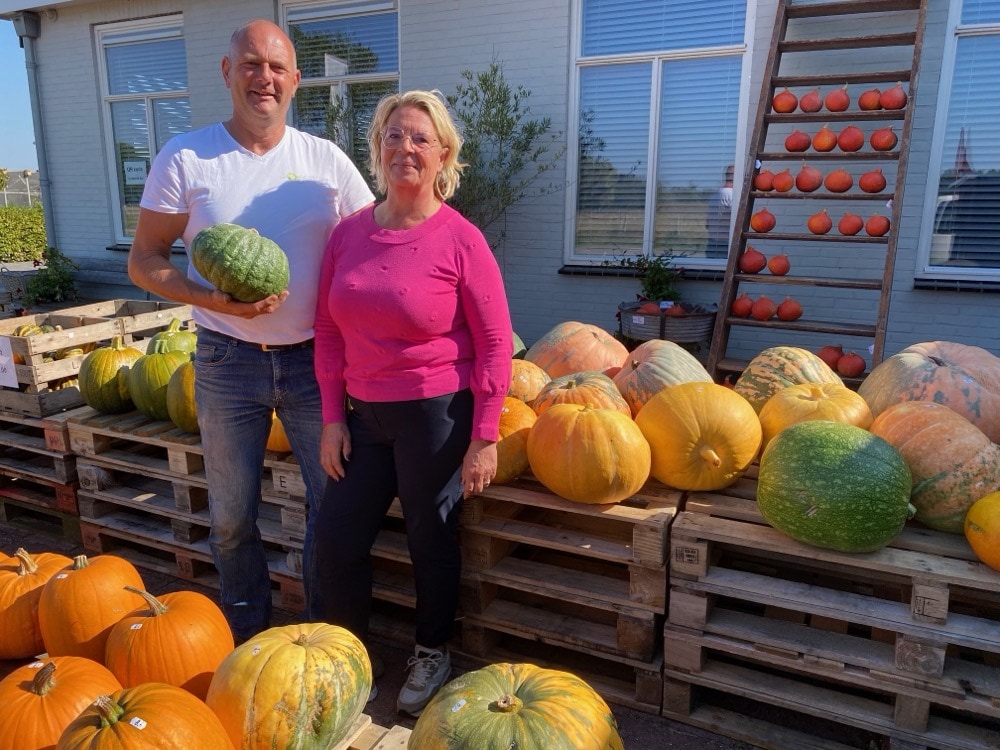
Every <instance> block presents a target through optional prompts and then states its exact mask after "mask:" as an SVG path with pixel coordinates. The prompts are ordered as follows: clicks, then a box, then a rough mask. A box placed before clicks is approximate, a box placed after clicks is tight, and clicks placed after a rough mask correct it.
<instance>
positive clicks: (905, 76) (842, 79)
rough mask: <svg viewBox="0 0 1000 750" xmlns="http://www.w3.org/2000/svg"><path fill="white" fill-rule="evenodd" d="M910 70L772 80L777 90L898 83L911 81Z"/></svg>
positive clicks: (787, 77)
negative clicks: (785, 87) (830, 85)
mask: <svg viewBox="0 0 1000 750" xmlns="http://www.w3.org/2000/svg"><path fill="white" fill-rule="evenodd" d="M910 75H911V73H910V71H909V70H879V71H872V72H871V73H823V74H820V75H814V76H775V77H774V78H772V79H771V82H772V83H773V84H774V87H775V88H781V87H784V86H787V87H788V88H792V87H793V86H805V87H808V88H810V89H812V88H816V87H817V86H824V85H827V84H837V85H841V84H844V83H896V81H900V82H904V83H905V82H906V81H909V80H910Z"/></svg>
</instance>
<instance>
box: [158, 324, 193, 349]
mask: <svg viewBox="0 0 1000 750" xmlns="http://www.w3.org/2000/svg"><path fill="white" fill-rule="evenodd" d="M154 341H166V342H167V350H168V351H171V352H193V351H194V350H195V348H196V347H197V346H198V334H196V333H195V332H194V331H185V330H182V329H181V320H180V319H179V318H172V319H171V321H170V325H169V326H167V328H166V329H165V330H163V331H160V332H159V333H157V334H155V335H154V336H153V338H151V339H150V340H149V343H150V344H152V343H153V342H154Z"/></svg>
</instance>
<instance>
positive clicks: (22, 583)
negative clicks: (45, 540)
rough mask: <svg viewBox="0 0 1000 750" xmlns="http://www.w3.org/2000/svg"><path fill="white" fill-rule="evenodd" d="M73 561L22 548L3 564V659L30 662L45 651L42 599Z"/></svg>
mask: <svg viewBox="0 0 1000 750" xmlns="http://www.w3.org/2000/svg"><path fill="white" fill-rule="evenodd" d="M69 562H70V559H69V558H68V557H66V556H65V555H57V554H54V553H51V552H42V553H39V554H37V555H29V554H28V552H27V551H26V550H25V549H23V548H21V549H18V550H17V552H15V553H14V556H13V557H10V558H8V559H6V560H4V561H3V562H2V563H0V659H27V658H30V657H32V656H34V655H36V654H40V653H42V652H43V651H45V643H44V641H43V639H42V631H41V629H40V628H39V626H38V600H39V599H40V598H41V596H42V589H43V588H44V586H45V584H46V583H47V582H48V580H49V579H50V578H51V577H52V576H53V575H55V574H56V573H58V572H59V571H60V570H62V569H63V568H64V567H66V565H68V564H69Z"/></svg>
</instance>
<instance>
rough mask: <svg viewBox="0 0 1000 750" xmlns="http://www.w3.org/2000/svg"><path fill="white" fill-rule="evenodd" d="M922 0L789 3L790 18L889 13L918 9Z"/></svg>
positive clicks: (788, 14)
mask: <svg viewBox="0 0 1000 750" xmlns="http://www.w3.org/2000/svg"><path fill="white" fill-rule="evenodd" d="M919 8H920V0H844V1H843V2H832V3H789V5H788V9H787V11H786V14H787V16H788V17H789V18H822V17H823V16H848V15H855V14H858V13H887V12H895V11H901V10H917V9H919Z"/></svg>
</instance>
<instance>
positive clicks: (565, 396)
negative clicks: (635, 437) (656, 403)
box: [531, 372, 632, 417]
mask: <svg viewBox="0 0 1000 750" xmlns="http://www.w3.org/2000/svg"><path fill="white" fill-rule="evenodd" d="M556 404H590V405H591V406H593V407H594V408H595V409H615V410H617V411H620V412H621V413H622V414H627V415H628V416H630V417H631V416H632V411H631V410H630V409H629V405H628V403H627V402H626V401H625V399H624V398H623V397H622V394H621V393H619V392H618V387H617V386H616V385H615V381H613V380H612V379H611V378H609V377H608V376H607V375H605V374H604V373H603V372H574V373H572V374H570V375H560V376H559V377H557V378H553V379H552V380H551V381H550V382H549V383H547V384H546V385H545V386H544V387H543V388H542V390H541V391H539V392H538V395H537V396H536V397H535V400H534V401H533V402H532V404H531V406H532V408H533V409H534V410H535V414H538V415H541V414H543V413H545V410H546V409H548V408H550V407H552V406H555V405H556Z"/></svg>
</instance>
